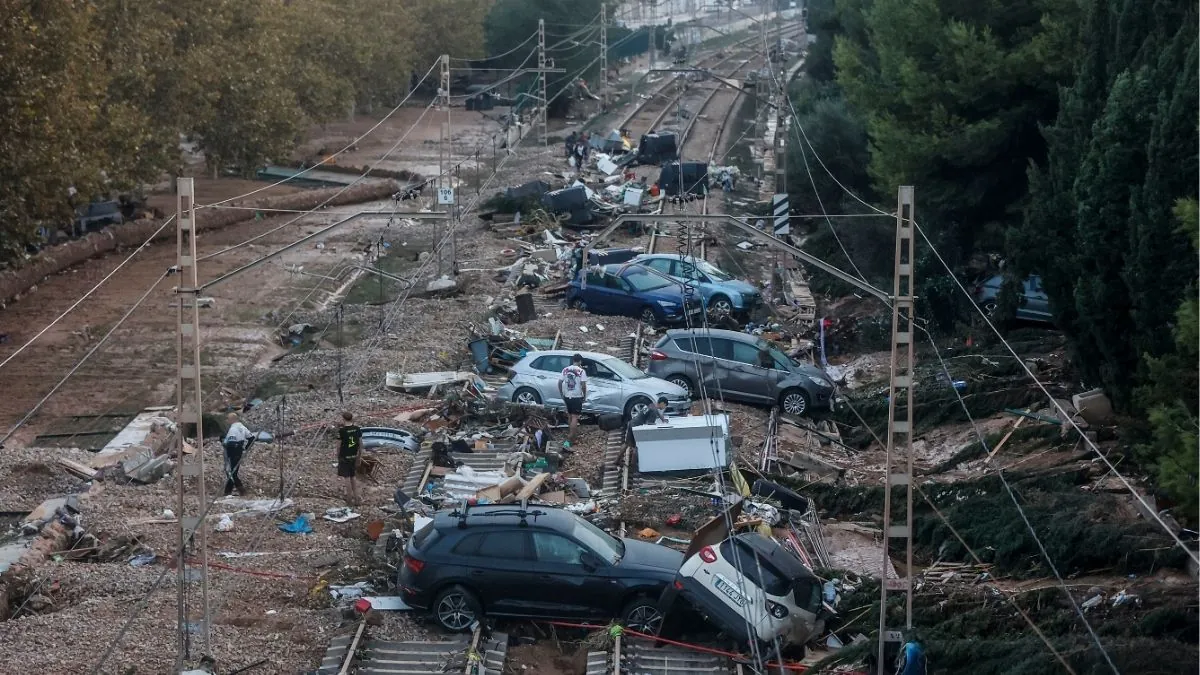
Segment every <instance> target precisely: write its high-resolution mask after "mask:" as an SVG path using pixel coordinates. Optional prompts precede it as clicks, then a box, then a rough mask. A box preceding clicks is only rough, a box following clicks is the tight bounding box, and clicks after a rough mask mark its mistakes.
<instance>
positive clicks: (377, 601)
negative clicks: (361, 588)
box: [363, 595, 412, 612]
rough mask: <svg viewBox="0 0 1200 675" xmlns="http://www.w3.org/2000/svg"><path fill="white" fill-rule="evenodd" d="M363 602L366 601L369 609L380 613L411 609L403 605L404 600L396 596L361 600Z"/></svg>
mask: <svg viewBox="0 0 1200 675" xmlns="http://www.w3.org/2000/svg"><path fill="white" fill-rule="evenodd" d="M363 600H366V601H367V602H368V603H370V605H371V609H374V610H378V611H381V612H402V611H404V610H408V609H412V607H409V606H408V605H407V604H405V602H404V599H403V598H401V597H400V596H398V595H388V596H375V597H370V598H363Z"/></svg>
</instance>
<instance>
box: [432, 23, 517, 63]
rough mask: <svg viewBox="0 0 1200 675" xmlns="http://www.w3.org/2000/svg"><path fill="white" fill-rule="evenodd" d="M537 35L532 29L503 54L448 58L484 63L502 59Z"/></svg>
mask: <svg viewBox="0 0 1200 675" xmlns="http://www.w3.org/2000/svg"><path fill="white" fill-rule="evenodd" d="M537 36H538V34H537V31H536V30H535V31H533V32H532V33H530V34H529V37H527V38H525V40H524V41H523V42H521V44H519V45H517V46H516V47H513V48H512V49H510V50H508V51H506V52H504V53H503V54H496V55H494V56H482V57H480V58H477V59H469V58H467V59H464V58H455V57H453V56H451V57H450V60H451V61H457V62H459V63H486V62H488V61H495V60H497V59H502V58H504V57H506V56H508V55H509V54H512V53H514V52H516V51H517V50H519V49H520V48H521V47H524V46H525V45H527V44H529V43H530V42H532V41H534V40H536V39H537Z"/></svg>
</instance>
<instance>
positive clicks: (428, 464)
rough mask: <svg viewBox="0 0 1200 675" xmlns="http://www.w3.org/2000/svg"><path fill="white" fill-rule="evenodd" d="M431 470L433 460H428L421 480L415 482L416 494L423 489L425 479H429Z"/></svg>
mask: <svg viewBox="0 0 1200 675" xmlns="http://www.w3.org/2000/svg"><path fill="white" fill-rule="evenodd" d="M432 471H433V462H432V461H430V462H429V463H427V464H426V465H425V473H424V474H422V475H421V482H420V483H417V494H421V491H423V490H424V489H425V481H427V480H429V474H430V472H432Z"/></svg>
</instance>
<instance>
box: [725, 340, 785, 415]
mask: <svg viewBox="0 0 1200 675" xmlns="http://www.w3.org/2000/svg"><path fill="white" fill-rule="evenodd" d="M727 342H729V346H730V348H731V353H730V360H729V362H728V363H727V367H726V382H728V386H729V388H730V389H732V390H734V391H736V392H738V393H740V394H742V395H743V396H745V398H746V400H747V401H752V402H754V403H771V402H773V401H774V399H773V398H771V392H773V391H774V390H775V382H776V380H777V378H778V375H777V371H776V370H775V368H774V367H773V366H774V363H773V362H772V363H771V364H770V365H771V366H772V367H769V368H768V367H764V365H763V364H762V363H761V362H760V355H759V351H758V348H757V347H755V346H754V345H753V344H751V343H749V342H740V341H737V340H728V341H727Z"/></svg>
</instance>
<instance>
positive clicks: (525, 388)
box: [496, 349, 692, 419]
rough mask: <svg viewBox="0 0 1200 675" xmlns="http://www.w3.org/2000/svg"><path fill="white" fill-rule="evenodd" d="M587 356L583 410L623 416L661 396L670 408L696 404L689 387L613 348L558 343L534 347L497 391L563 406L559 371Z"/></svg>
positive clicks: (517, 399) (526, 401)
mask: <svg viewBox="0 0 1200 675" xmlns="http://www.w3.org/2000/svg"><path fill="white" fill-rule="evenodd" d="M574 354H579V355H580V356H582V357H583V370H584V372H586V373H587V377H588V380H587V397H586V398H585V399H584V402H583V412H585V413H608V414H619V415H622V416H624V418H625V419H630V418H632V417H633V416H634V415H640V414H641V413H643V412H645V411H646V410H648V409H649V408H650V407H651V406H653V405H654V403H655V402H656V401H658V399H659V398H666V399H667V413H668V414H671V415H682V414H685V413H686V412H687V411H688V410H689V409H690V408H691V405H692V401H691V399H690V398H688V395H687V392H686V391H684V390H683V389H681V388H679V387H677V386H676V385H674V384H671V383H670V382H666V381H664V380H660V379H658V378H657V377H650V376H649V375H647V374H646V373H644V372H642V371H641V370H638V369H637V368H634V367H633V366H631V365H629V364H628V363H626V362H624V361H622V360H621V359H618V358H617V357H615V356H611V355H609V354H601V353H599V352H576V351H574V350H570V349H555V350H548V351H538V352H530V353H528V354H526V355H525V356H524V358H522V359H521V360H520V361H517V362H516V363H514V364H513V366H512V369H511V370H512V376H510V377H509V379H508V382H505V383H504V384H503V385H502V386H501V387H500V389H499V391H498V392H497V394H496V396H497V398H499V399H501V400H505V401H512V402H513V403H520V404H522V405H545V406H548V407H552V408H562V407H565V405H566V404H564V403H563V400H562V394H561V393H559V391H558V377H559V374H560V373H562V371H563V369H564V368H566V367H567V366H568V365H570V364H571V357H572V356H573V355H574Z"/></svg>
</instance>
